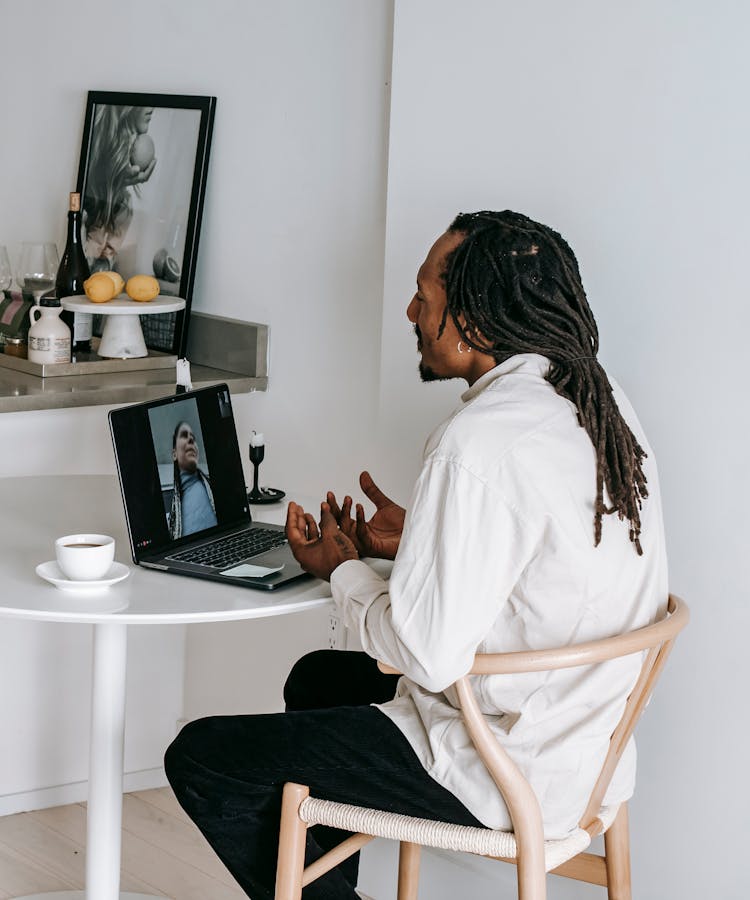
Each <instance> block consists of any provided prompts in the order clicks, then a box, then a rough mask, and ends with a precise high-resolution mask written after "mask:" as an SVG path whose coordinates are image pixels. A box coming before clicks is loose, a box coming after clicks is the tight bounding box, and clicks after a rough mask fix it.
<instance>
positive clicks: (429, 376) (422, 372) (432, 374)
mask: <svg viewBox="0 0 750 900" xmlns="http://www.w3.org/2000/svg"><path fill="white" fill-rule="evenodd" d="M414 334H416V336H417V352H418V353H421V352H422V332H421V331H420V330H419V325H416V324H415V325H414ZM419 377H420V378H421V379H422V381H424V382H428V381H449V380H450V376H448V375H438V373H437V372H436V371H435V370H434V369H431V368H430V367H429V366H428V365H427V363H425V362H424V361H423V360H421V359H420V361H419Z"/></svg>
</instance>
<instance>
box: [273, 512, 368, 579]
mask: <svg viewBox="0 0 750 900" xmlns="http://www.w3.org/2000/svg"><path fill="white" fill-rule="evenodd" d="M286 537H287V540H288V541H289V547H290V549H291V551H292V553H293V554H294V558H295V559H296V560H297V562H298V563H299V564H300V565H301V566H302V568H303V569H304V570H305V571H306V572H309V573H310V574H311V575H315V577H316V578H323V579H325V580H326V581H330V580H331V572H333V570H334V569H335V568H336V567H337V566H339V565H341V563H342V562H346V560H348V559H359V554H358V553H357V548H356V547H355V546H354V544H353V543H352V541H351V540H350V539H349V538H348V537H347V536H346V534H344V533H343V532H342V531H341V530H340V529H339V526H338V523H337V522H336V519H335V518H334V516H333V514H332V513H331V509H330V507H329V506H328V504H327V503H321V504H320V528H318V525H317V523H316V522H315V519H314V518H313V517H312V516H311V515H310V513H306V512H305V511H304V509H303V508H302V507H301V506H299V505H298V504H297V503H290V504H289V509H288V510H287V513H286Z"/></svg>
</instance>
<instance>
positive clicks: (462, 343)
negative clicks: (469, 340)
mask: <svg viewBox="0 0 750 900" xmlns="http://www.w3.org/2000/svg"><path fill="white" fill-rule="evenodd" d="M463 346H464V342H463V341H459V342H458V344H457V346H456V350H458V352H459V353H471V347H469V345H468V344H467V345H466V349H465V350H463V349H462V348H463Z"/></svg>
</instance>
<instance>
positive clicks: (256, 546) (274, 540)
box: [169, 528, 286, 569]
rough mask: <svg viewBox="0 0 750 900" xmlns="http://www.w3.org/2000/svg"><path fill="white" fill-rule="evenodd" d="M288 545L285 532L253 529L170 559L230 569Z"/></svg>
mask: <svg viewBox="0 0 750 900" xmlns="http://www.w3.org/2000/svg"><path fill="white" fill-rule="evenodd" d="M284 544H286V537H285V535H284V532H283V531H273V530H271V529H270V528H252V529H251V530H250V531H243V532H241V533H240V534H235V535H233V536H232V537H228V538H222V539H221V540H219V541H214V542H213V543H212V544H204V545H203V546H202V547H191V548H190V549H188V550H183V551H182V552H181V553H175V554H173V555H171V556H170V557H169V559H175V560H179V561H180V562H189V563H193V564H194V565H197V566H207V567H209V568H212V569H228V568H229V567H230V566H233V565H236V564H237V563H240V562H242V560H243V559H248V557H250V556H257V555H258V554H259V553H265V551H266V550H271V549H273V548H274V547H281V546H283V545H284Z"/></svg>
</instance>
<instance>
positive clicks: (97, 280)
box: [83, 272, 115, 303]
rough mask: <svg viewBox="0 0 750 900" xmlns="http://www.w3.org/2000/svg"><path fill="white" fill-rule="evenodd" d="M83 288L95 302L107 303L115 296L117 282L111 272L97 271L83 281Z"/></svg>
mask: <svg viewBox="0 0 750 900" xmlns="http://www.w3.org/2000/svg"><path fill="white" fill-rule="evenodd" d="M83 289H84V291H85V292H86V296H87V297H88V298H89V300H91V301H92V302H93V303H107V301H109V300H111V299H112V298H113V297H114V296H115V282H114V281H113V280H112V279H111V278H110V277H109V272H96V273H95V274H94V275H92V276H91V278H87V279H86V281H84V282H83Z"/></svg>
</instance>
